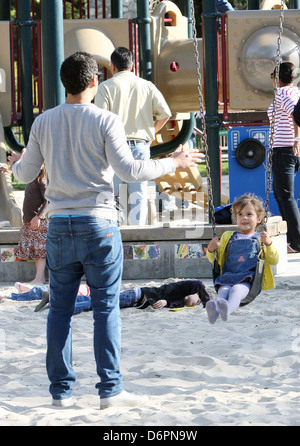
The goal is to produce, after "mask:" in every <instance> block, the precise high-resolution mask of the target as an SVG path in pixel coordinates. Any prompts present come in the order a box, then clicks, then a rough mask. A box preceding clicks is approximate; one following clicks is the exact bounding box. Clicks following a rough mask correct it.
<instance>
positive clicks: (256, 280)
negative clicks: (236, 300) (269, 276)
mask: <svg viewBox="0 0 300 446" xmlns="http://www.w3.org/2000/svg"><path fill="white" fill-rule="evenodd" d="M264 267H265V255H264V250H263V248H261V250H260V252H259V253H258V255H257V264H256V268H255V273H254V277H253V282H252V285H251V288H250V290H249V293H248V294H247V296H246V297H244V299H243V300H242V301H241V303H240V307H244V306H245V305H248V304H250V303H251V302H253V300H254V299H255V298H256V297H257V296H258V295H259V294H260V292H261V289H262V278H263V274H264ZM220 274H221V269H220V265H219V263H218V256H217V255H216V257H215V260H214V264H213V282H214V283H215V280H216V278H217V277H218V276H219V275H220Z"/></svg>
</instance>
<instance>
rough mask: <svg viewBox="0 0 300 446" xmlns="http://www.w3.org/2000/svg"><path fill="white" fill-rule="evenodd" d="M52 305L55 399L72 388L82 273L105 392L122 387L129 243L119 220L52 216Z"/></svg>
mask: <svg viewBox="0 0 300 446" xmlns="http://www.w3.org/2000/svg"><path fill="white" fill-rule="evenodd" d="M46 249H47V266H48V268H49V278H50V290H51V296H50V310H49V314H48V324H47V343H48V347H47V359H46V365H47V373H48V376H49V379H50V383H51V384H50V393H51V395H52V397H53V398H54V399H64V398H68V397H70V396H71V394H72V387H73V383H74V381H75V373H74V370H73V368H72V345H71V342H72V341H71V319H72V315H73V313H74V307H75V301H76V296H77V291H78V288H79V285H80V281H81V278H82V276H83V275H84V274H85V276H86V282H87V284H88V285H89V287H90V293H91V303H92V310H93V317H94V354H95V360H96V366H97V373H98V376H99V377H100V382H99V383H98V384H97V385H96V388H98V392H99V395H100V397H104V398H105V397H110V396H113V395H117V394H118V393H120V392H121V391H122V375H121V373H120V351H121V320H120V306H119V294H120V285H121V277H122V265H123V248H122V242H121V236H120V231H119V229H118V227H117V224H116V223H115V222H110V221H106V220H100V219H98V218H96V217H88V216H82V217H81V216H79V217H71V216H68V217H52V218H51V219H50V222H49V227H48V234H47V243H46Z"/></svg>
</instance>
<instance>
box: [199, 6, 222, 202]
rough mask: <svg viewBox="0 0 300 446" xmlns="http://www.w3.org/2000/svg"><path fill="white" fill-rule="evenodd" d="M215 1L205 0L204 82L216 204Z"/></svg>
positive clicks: (218, 194)
mask: <svg viewBox="0 0 300 446" xmlns="http://www.w3.org/2000/svg"><path fill="white" fill-rule="evenodd" d="M215 5H216V4H215V2H212V1H211V0H203V13H202V17H203V41H204V82H205V104H206V131H207V142H208V155H209V159H210V171H211V179H212V189H213V197H214V200H213V202H214V206H219V205H220V204H221V175H220V148H219V128H220V121H219V116H218V54H217V32H216V29H217V23H216V19H217V12H216V6H215Z"/></svg>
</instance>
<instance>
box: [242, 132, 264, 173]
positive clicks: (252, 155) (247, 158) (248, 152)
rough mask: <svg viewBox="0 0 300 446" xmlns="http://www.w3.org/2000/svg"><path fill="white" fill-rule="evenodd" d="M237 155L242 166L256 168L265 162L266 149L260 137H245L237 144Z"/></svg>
mask: <svg viewBox="0 0 300 446" xmlns="http://www.w3.org/2000/svg"><path fill="white" fill-rule="evenodd" d="M235 157H236V159H237V161H238V163H239V164H240V165H241V166H243V167H245V168H246V169H255V168H256V167H258V166H260V165H261V164H262V163H263V162H264V160H265V157H266V149H265V147H264V145H263V144H262V143H261V142H260V141H258V139H254V138H248V139H244V141H242V142H240V144H239V145H238V146H237V148H236V152H235Z"/></svg>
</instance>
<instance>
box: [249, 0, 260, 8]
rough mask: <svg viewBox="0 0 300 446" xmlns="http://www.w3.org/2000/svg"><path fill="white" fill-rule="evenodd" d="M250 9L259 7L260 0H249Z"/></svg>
mask: <svg viewBox="0 0 300 446" xmlns="http://www.w3.org/2000/svg"><path fill="white" fill-rule="evenodd" d="M248 9H259V0H248Z"/></svg>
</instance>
